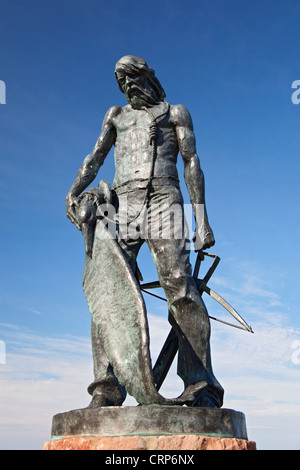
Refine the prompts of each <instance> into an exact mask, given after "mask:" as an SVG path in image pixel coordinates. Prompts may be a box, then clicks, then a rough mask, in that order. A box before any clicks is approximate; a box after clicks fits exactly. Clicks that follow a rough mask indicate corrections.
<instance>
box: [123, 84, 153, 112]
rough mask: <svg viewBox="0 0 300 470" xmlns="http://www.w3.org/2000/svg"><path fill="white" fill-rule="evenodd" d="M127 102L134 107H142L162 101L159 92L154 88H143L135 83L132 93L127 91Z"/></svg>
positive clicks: (148, 106)
mask: <svg viewBox="0 0 300 470" xmlns="http://www.w3.org/2000/svg"><path fill="white" fill-rule="evenodd" d="M125 95H126V99H127V102H128V103H129V104H130V105H131V106H132V107H133V108H134V109H142V108H144V107H145V106H146V107H147V108H150V107H151V106H155V105H157V104H159V103H160V102H161V100H160V99H159V98H158V96H157V94H156V93H155V91H154V90H153V89H152V88H141V87H139V86H137V85H134V90H133V92H132V93H130V91H129V93H126V94H125Z"/></svg>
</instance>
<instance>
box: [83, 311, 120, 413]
mask: <svg viewBox="0 0 300 470" xmlns="http://www.w3.org/2000/svg"><path fill="white" fill-rule="evenodd" d="M91 339H92V352H93V362H94V382H93V383H91V384H90V385H89V387H88V392H89V394H90V395H92V397H93V399H92V401H91V403H90V405H89V407H90V408H94V407H97V406H121V405H122V403H123V402H124V400H125V398H126V390H125V388H124V387H122V386H121V385H120V384H119V382H118V379H117V378H116V376H115V374H114V371H113V368H112V366H111V364H110V363H109V360H108V357H107V355H106V353H105V351H104V348H103V345H102V342H101V339H100V336H99V334H98V331H97V327H96V325H95V323H94V321H93V320H92V325H91Z"/></svg>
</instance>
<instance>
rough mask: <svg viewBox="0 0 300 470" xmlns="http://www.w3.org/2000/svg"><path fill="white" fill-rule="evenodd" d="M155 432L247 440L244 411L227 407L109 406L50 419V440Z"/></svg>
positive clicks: (145, 434)
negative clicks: (68, 437) (66, 437)
mask: <svg viewBox="0 0 300 470" xmlns="http://www.w3.org/2000/svg"><path fill="white" fill-rule="evenodd" d="M155 434H158V435H164V434H169V435H175V434H204V435H206V436H210V435H212V436H219V437H233V438H237V439H248V437H247V429H246V420H245V416H244V414H243V413H241V412H239V411H234V410H230V409H227V408H222V409H210V408H201V409H199V408H188V407H182V406H172V407H169V406H149V407H140V406H137V407H132V406H128V407H127V406H126V407H116V406H114V407H112V406H110V407H105V408H97V409H90V408H85V409H81V410H73V411H69V412H67V413H59V414H57V415H55V416H54V417H53V421H52V439H55V438H59V437H65V436H114V435H115V436H120V435H123V436H124V435H126V436H132V435H143V436H151V435H155Z"/></svg>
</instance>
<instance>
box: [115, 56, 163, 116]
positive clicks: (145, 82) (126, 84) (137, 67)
mask: <svg viewBox="0 0 300 470" xmlns="http://www.w3.org/2000/svg"><path fill="white" fill-rule="evenodd" d="M115 76H116V79H117V82H118V84H119V88H120V90H121V92H122V93H124V94H125V96H126V100H127V102H128V103H129V104H131V106H132V107H133V108H136V109H140V108H142V107H143V106H147V107H150V106H154V105H155V104H158V103H159V102H160V101H162V100H163V99H164V98H165V96H166V94H165V92H164V89H163V87H162V86H161V84H160V82H159V80H158V79H157V78H156V76H155V73H154V70H153V69H152V68H151V67H149V66H148V64H147V63H146V61H145V60H144V59H141V58H140V57H136V56H133V55H126V56H124V57H122V59H120V60H119V61H118V62H117V63H116V67H115Z"/></svg>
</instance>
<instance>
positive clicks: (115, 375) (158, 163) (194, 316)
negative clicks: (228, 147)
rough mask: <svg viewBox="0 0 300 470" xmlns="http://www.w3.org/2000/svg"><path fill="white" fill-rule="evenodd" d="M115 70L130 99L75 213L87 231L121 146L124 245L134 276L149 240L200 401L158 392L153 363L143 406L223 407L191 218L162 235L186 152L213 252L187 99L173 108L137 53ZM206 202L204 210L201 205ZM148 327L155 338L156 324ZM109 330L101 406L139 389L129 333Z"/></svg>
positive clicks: (103, 344) (98, 359)
mask: <svg viewBox="0 0 300 470" xmlns="http://www.w3.org/2000/svg"><path fill="white" fill-rule="evenodd" d="M115 76H116V79H117V82H118V85H119V88H120V90H121V92H122V93H124V94H125V96H126V100H127V102H128V104H127V105H126V106H125V107H123V108H121V107H119V106H113V107H112V108H110V109H109V110H108V112H107V114H106V116H105V118H104V122H103V126H102V131H101V134H100V137H99V139H98V141H97V143H96V145H95V148H94V150H93V152H92V153H91V154H89V155H88V156H87V157H86V158H85V160H84V162H83V164H82V166H81V168H80V169H79V172H78V175H77V177H76V179H75V181H74V183H73V185H72V187H71V189H70V191H69V193H68V195H67V197H66V209H67V216H68V217H69V218H70V220H71V221H72V222H73V223H74V224H75V225H76V226H77V227H78V228H80V229H81V228H82V227H81V222H80V220H79V217H78V210H77V208H78V200H79V198H80V195H81V193H82V192H83V191H84V190H85V189H86V188H87V187H88V186H89V185H90V183H91V182H92V181H93V180H94V178H95V177H96V175H97V174H98V171H99V169H100V167H101V165H102V164H103V162H104V159H105V157H106V156H107V155H108V153H109V151H110V149H111V148H112V146H114V157H115V176H114V181H113V187H112V202H113V205H114V207H115V208H116V213H117V219H118V218H119V224H118V233H117V237H116V238H117V243H118V246H119V247H120V249H121V252H122V256H124V258H125V259H126V262H128V265H129V266H130V269H131V270H132V273H133V274H134V275H135V273H136V271H137V265H136V260H137V256H138V252H139V249H140V248H141V246H142V244H143V243H144V242H145V241H146V243H147V244H148V246H149V249H150V251H151V255H152V257H153V260H154V262H155V265H156V269H157V273H158V277H159V281H160V285H161V287H162V288H163V289H164V292H165V295H166V298H167V301H168V308H169V321H170V323H171V325H172V327H173V329H174V330H175V332H176V334H177V336H178V347H179V354H178V375H179V376H180V377H181V378H182V380H183V382H184V387H185V390H188V389H192V399H191V397H190V396H189V399H188V400H184V399H181V401H180V400H177V401H176V400H173V401H172V400H167V399H164V398H163V397H162V396H161V395H159V394H158V393H156V391H155V384H154V382H153V379H152V378H151V377H150V378H149V376H150V375H151V369H149V364H148V365H147V367H148V368H147V372H146V373H145V374H144V377H145V379H144V381H145V382H147V381H148V382H149V384H150V385H149V387H148V388H147V390H146V388H145V391H144V392H143V394H141V396H136V397H135V398H136V399H137V400H138V402H139V403H140V404H142V405H145V404H183V403H186V404H187V405H188V406H197V407H203V406H204V407H221V406H222V403H223V393H224V391H223V388H222V387H221V385H220V384H219V382H218V381H217V379H216V378H215V376H214V373H213V370H212V364H211V356H210V322H209V317H208V313H207V310H206V307H205V305H204V303H203V300H202V297H201V295H200V293H199V292H198V289H197V285H196V282H195V279H194V277H193V275H192V268H191V265H190V260H189V240H188V238H187V235H186V232H185V228H184V217H183V216H182V217H181V219H180V220H181V222H180V227H179V228H180V230H181V236H180V237H178V236H175V235H174V230H175V229H174V230H173V233H172V234H170V236H169V237H168V238H166V237H160V236H157V234H160V233H161V224H162V220H163V219H164V214H162V219H161V211H157V207H162V206H163V207H165V208H169V209H170V208H172V207H174V208H175V207H177V208H178V207H180V208H181V209H182V214H183V198H182V194H181V191H180V186H179V180H178V173H177V168H176V164H177V156H178V153H179V152H180V154H181V156H182V158H183V162H184V178H185V182H186V185H187V189H188V192H189V196H190V200H191V204H192V207H193V212H194V216H195V219H196V245H195V246H196V247H197V249H198V250H204V249H207V248H209V247H211V246H213V245H214V243H215V240H214V236H213V232H212V230H211V228H210V225H209V222H208V218H207V212H206V207H205V195H204V176H203V172H202V170H201V168H200V163H199V158H198V156H197V153H196V146H195V135H194V131H193V124H192V120H191V117H190V114H189V112H188V111H187V109H186V108H185V107H184V106H183V105H169V103H167V102H166V101H165V99H164V98H165V92H164V90H163V88H162V86H161V84H160V82H159V81H158V79H157V78H156V76H155V73H154V71H153V69H151V68H150V67H149V66H148V65H147V63H146V62H145V60H143V59H141V58H139V57H135V56H130V55H128V56H125V57H123V58H122V59H120V60H119V61H118V62H117V64H116V67H115ZM124 197H126V220H125V221H123V223H121V218H124V211H123V210H122V209H121V207H122V203H121V201H122V198H124ZM199 208H202V210H200V211H199V210H198V209H199ZM159 215H160V217H159ZM168 215H169V213H168ZM145 217H146V219H145ZM145 220H147V223H146V224H145V223H144V222H145ZM132 221H134V222H135V227H136V230H137V231H138V232H136V233H135V234H134V236H133V235H132V233H130V231H128V225H129V223H130V222H132ZM149 226H150V229H149ZM176 230H178V227H176ZM153 233H155V234H156V236H153ZM120 295H122V294H121V293H120ZM119 315H120V318H121V315H123V312H121V311H120V312H119ZM124 321H125V320H124ZM140 328H142V327H140ZM145 328H146V326H145ZM143 334H144V336H146V337H147V336H148V331H146V332H143ZM107 336H109V331H108V330H107V329H105V327H104V326H103V328H102V325H101V324H98V325H95V322H94V321H93V322H92V347H93V357H94V371H95V381H94V382H93V384H91V385H90V386H89V388H88V390H89V393H90V394H91V395H92V396H93V399H92V402H91V405H90V406H92V407H94V406H107V405H109V406H113V405H115V406H120V405H121V404H122V403H123V401H124V399H125V396H126V389H127V390H128V392H129V381H130V380H129V381H128V383H126V380H125V379H123V375H122V371H123V370H124V369H125V368H127V369H128V363H126V364H122V357H121V356H122V354H121V353H120V351H121V350H122V348H121V346H120V345H121V344H122V341H123V339H122V337H119V343H118V342H117V343H115V347H112V346H110V345H109V344H110V343H109V342H107ZM147 340H148V338H147ZM145 344H146V343H145ZM120 348H121V349H120ZM136 348H137V350H138V354H139V356H138V357H142V356H141V355H142V352H143V350H144V349H145V348H144V346H142V345H141V344H140V343H139V342H137V344H136ZM111 349H115V350H119V353H118V359H114V358H115V357H116V351H114V352H112V351H111ZM145 357H146V356H145ZM147 357H148V356H147ZM146 362H147V361H146ZM130 367H131V368H132V370H131V371H129V374H131V375H132V376H134V375H135V372H136V371H135V367H134V365H133V364H130ZM130 367H129V368H130ZM145 370H146V369H145ZM132 390H134V388H133V389H132ZM132 393H133V394H134V392H132Z"/></svg>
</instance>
